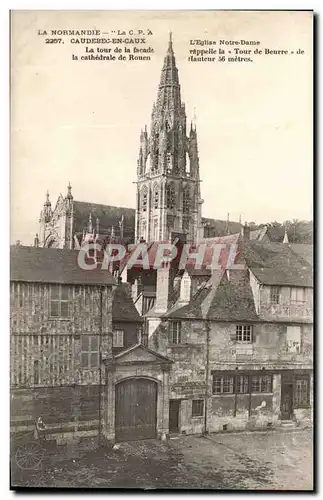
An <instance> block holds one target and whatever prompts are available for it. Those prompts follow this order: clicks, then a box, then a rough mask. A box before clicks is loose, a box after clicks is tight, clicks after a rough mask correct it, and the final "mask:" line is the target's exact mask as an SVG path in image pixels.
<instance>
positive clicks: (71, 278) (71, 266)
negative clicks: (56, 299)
mask: <svg viewBox="0 0 323 500" xmlns="http://www.w3.org/2000/svg"><path fill="white" fill-rule="evenodd" d="M78 254H79V252H78V251H77V250H66V249H64V250H61V249H58V248H41V247H24V246H12V247H11V248H10V280H11V281H25V282H30V283H61V284H75V285H115V284H116V282H115V279H114V278H113V276H112V275H111V274H110V273H109V271H108V270H102V269H101V267H99V266H98V267H97V268H96V269H92V270H85V269H82V268H81V267H80V266H79V265H78V261H77V257H78Z"/></svg>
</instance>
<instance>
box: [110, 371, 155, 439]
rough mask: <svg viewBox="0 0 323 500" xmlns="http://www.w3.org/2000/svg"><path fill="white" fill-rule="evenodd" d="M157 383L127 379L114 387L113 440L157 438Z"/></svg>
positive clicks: (144, 379)
mask: <svg viewBox="0 0 323 500" xmlns="http://www.w3.org/2000/svg"><path fill="white" fill-rule="evenodd" d="M156 419H157V383H156V382H154V381H153V380H150V379H147V378H130V379H126V380H123V381H121V382H119V383H118V384H116V386H115V440H116V441H135V440H137V439H152V438H155V437H156Z"/></svg>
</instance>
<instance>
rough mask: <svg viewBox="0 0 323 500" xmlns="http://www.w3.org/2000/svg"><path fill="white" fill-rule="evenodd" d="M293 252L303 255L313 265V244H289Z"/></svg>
mask: <svg viewBox="0 0 323 500" xmlns="http://www.w3.org/2000/svg"><path fill="white" fill-rule="evenodd" d="M289 247H290V249H291V250H292V252H294V253H296V254H297V255H299V256H300V257H302V258H303V259H304V260H305V261H306V262H307V263H308V264H310V265H311V266H313V251H314V250H313V245H306V244H305V243H292V244H290V245H289Z"/></svg>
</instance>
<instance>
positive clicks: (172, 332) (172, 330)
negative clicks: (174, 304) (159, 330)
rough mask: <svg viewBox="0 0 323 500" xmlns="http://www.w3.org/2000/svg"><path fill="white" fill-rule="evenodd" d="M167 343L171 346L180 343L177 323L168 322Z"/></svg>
mask: <svg viewBox="0 0 323 500" xmlns="http://www.w3.org/2000/svg"><path fill="white" fill-rule="evenodd" d="M169 341H170V343H171V344H180V343H181V323H180V322H179V321H170V323H169Z"/></svg>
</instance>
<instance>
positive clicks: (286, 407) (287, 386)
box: [281, 374, 293, 420]
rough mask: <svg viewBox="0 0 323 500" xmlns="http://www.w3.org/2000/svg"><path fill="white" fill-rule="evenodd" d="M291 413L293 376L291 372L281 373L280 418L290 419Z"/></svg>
mask: <svg viewBox="0 0 323 500" xmlns="http://www.w3.org/2000/svg"><path fill="white" fill-rule="evenodd" d="M292 415H293V378H292V375H291V374H286V375H285V374H283V375H282V385H281V419H282V420H290V419H291V418H292Z"/></svg>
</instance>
